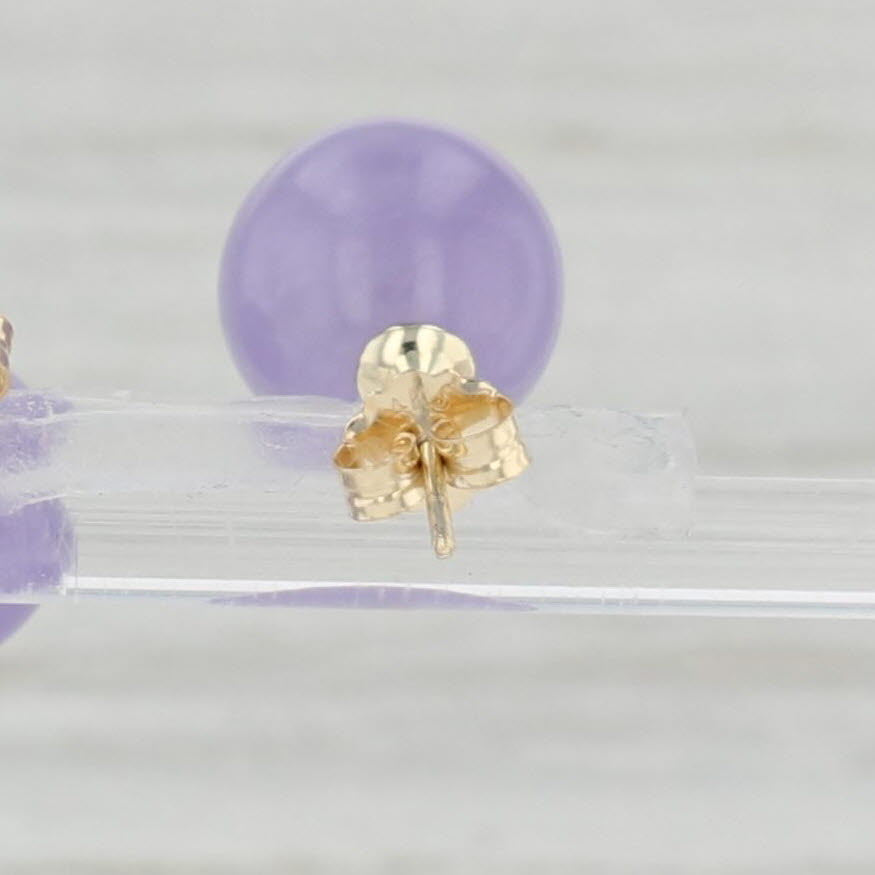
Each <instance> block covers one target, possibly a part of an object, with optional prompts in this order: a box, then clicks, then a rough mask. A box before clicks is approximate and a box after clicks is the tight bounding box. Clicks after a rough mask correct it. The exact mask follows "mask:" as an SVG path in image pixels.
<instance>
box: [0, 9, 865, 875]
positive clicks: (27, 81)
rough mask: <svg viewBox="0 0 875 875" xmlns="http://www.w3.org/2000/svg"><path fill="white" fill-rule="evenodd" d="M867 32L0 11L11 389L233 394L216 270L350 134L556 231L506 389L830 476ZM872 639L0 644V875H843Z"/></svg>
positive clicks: (755, 465) (85, 628)
mask: <svg viewBox="0 0 875 875" xmlns="http://www.w3.org/2000/svg"><path fill="white" fill-rule="evenodd" d="M873 26H875V8H873V6H872V5H871V4H866V3H856V2H834V0H829V2H827V0H823V2H811V0H801V2H790V0H786V2H769V3H745V2H734V0H726V2H719V3H709V2H705V3H698V2H694V0H677V2H670V3H663V4H658V5H657V4H651V3H645V2H619V3H607V2H603V3H596V2H572V0H563V2H552V3H550V2H548V3H530V2H525V3H524V2H516V0H513V2H508V0H505V2H502V3H498V2H494V0H491V2H483V0H481V2H473V3H472V2H460V0H453V2H438V3H433V4H427V5H426V4H422V3H417V2H409V0H408V2H403V3H402V2H399V0H374V2H369V3H367V4H364V3H361V4H359V3H351V2H346V0H343V2H342V0H334V2H309V3H280V2H276V3H242V2H239V3H231V2H212V3H194V2H192V3H184V2H183V3H180V2H178V0H177V2H150V3H148V4H140V3H136V4H135V3H128V2H111V0H84V2H80V3H62V2H59V3H45V2H39V0H37V2H29V3H21V2H11V0H0V277H2V281H3V288H4V300H3V302H2V309H3V310H4V311H5V312H6V313H7V314H8V315H9V316H11V317H12V318H13V319H14V322H15V324H16V327H17V329H18V344H17V348H16V352H15V361H16V363H17V366H18V368H19V369H20V371H21V374H22V376H24V377H25V378H26V379H28V380H29V381H31V382H32V383H35V384H37V385H53V386H60V387H63V388H71V389H75V390H77V391H84V390H87V389H92V388H98V389H118V388H130V389H134V390H136V391H140V392H147V393H151V394H155V395H159V396H163V397H172V396H173V395H188V396H203V395H210V396H213V397H230V396H233V395H236V394H239V393H241V392H242V386H241V384H240V382H239V380H238V378H237V377H236V375H235V373H234V372H233V369H232V367H231V364H230V361H229V360H228V358H227V357H226V355H225V352H224V349H223V344H222V340H221V337H220V334H219V330H218V323H217V319H216V312H215V304H214V294H215V293H214V284H215V273H216V263H217V256H218V252H219V248H220V246H221V242H222V238H223V235H224V232H225V229H226V227H227V225H228V223H229V221H230V218H231V214H232V211H233V209H234V208H235V206H236V204H237V202H238V201H239V199H240V198H241V197H242V195H243V194H244V193H245V191H246V190H247V189H248V187H249V186H250V185H251V184H252V182H253V181H254V179H255V178H256V177H258V176H259V175H260V174H261V173H262V172H263V170H264V169H265V168H266V166H268V165H269V164H270V163H271V162H272V161H273V160H275V159H276V158H277V157H278V156H279V155H280V154H281V153H282V152H283V151H284V150H285V149H287V148H289V147H290V146H293V145H295V144H296V143H298V142H300V141H301V140H303V139H305V138H307V137H310V136H313V135H314V134H317V133H318V132H320V131H321V130H322V129H323V128H325V127H327V126H331V125H334V124H337V123H341V122H345V121H348V120H349V119H351V118H356V117H362V116H368V115H373V114H387V115H395V114H402V115H414V116H421V117H425V118H431V119H435V120H438V121H442V122H444V123H447V124H450V125H453V126H456V127H458V128H461V129H463V130H467V131H470V132H471V133H473V134H475V135H477V136H479V137H480V138H481V139H483V140H484V141H486V142H489V143H492V144H494V145H495V146H497V147H498V148H499V149H500V150H501V151H502V152H504V154H505V155H507V157H508V158H510V159H511V160H512V161H513V162H514V163H515V164H516V165H517V166H518V167H519V168H520V169H521V170H522V171H523V173H524V174H525V175H526V176H527V177H528V178H529V179H530V180H531V181H532V183H533V184H534V186H535V187H536V188H537V189H538V191H539V192H540V193H541V194H542V196H543V198H544V201H545V203H546V205H547V207H548V208H549V210H550V212H551V214H552V215H553V217H554V219H555V222H556V225H557V229H558V231H559V234H560V237H561V239H562V243H563V247H564V251H565V257H566V267H567V279H568V304H567V314H566V320H565V325H564V328H563V335H562V338H561V343H560V347H559V349H558V350H557V354H556V357H555V359H554V362H553V364H552V366H551V368H550V371H549V372H548V374H547V376H546V377H545V379H544V381H543V383H542V386H541V387H540V388H539V390H538V393H539V398H540V399H541V400H542V401H550V400H563V401H564V400H570V401H575V402H579V403H585V404H595V405H607V406H620V407H629V408H651V407H668V408H675V407H682V408H686V409H688V411H689V413H690V416H691V419H692V422H693V425H694V428H695V430H696V434H697V438H698V441H699V445H700V449H701V457H702V460H703V465H704V467H705V468H706V470H708V471H709V472H760V473H768V472H772V473H791V472H792V473H800V474H801V473H806V474H840V473H849V474H855V475H861V474H868V473H870V472H871V470H872V462H873V459H875V450H873V445H875V444H873V438H875V416H873V414H872V404H871V401H872V397H873V391H872V390H873V379H875V377H873V374H875V368H873V364H875V362H873V358H875V352H873V346H872V343H871V325H872V315H873V306H875V305H873V295H872V277H873V267H875V247H873V245H872V234H873V219H875V190H873V189H875V170H873V167H875V162H873V157H875V156H873V152H875V148H873V143H875V112H873V104H872V83H873V72H875V56H873V53H872V51H871V46H872V37H873ZM872 641H873V635H872V630H871V626H869V625H868V624H836V625H832V624H818V625H808V624H802V623H796V624H792V623H791V624H785V623H766V622H762V623H744V622H734V623H722V622H721V623H716V622H706V621H692V620H688V621H683V622H681V621H637V620H636V621H633V620H625V621H617V620H605V619H596V620H577V619H575V620H566V619H558V618H535V619H531V618H516V617H514V618H507V617H502V618H496V617H471V616H464V615H446V616H434V615H413V614H410V615H403V616H402V615H396V616H391V615H382V614H377V615H373V614H368V615H364V614H363V615H345V614H344V615H331V614H320V613H289V614H285V613H280V614H278V613H275V612H270V611H262V612H257V611H256V612H243V611H230V610H228V611H218V610H217V611H196V612H195V611H191V610H188V609H186V610H185V611H183V610H181V609H178V608H176V607H175V606H173V607H169V608H164V607H157V606H152V605H140V606H137V607H136V609H133V608H121V607H102V608H100V609H95V608H89V607H86V606H80V607H78V608H77V607H64V608H61V607H58V608H53V609H51V610H43V611H42V613H41V615H40V616H39V618H38V619H37V620H36V621H35V622H33V623H32V624H31V625H30V626H28V627H27V628H26V630H25V631H24V632H22V633H21V634H20V635H19V636H18V637H17V638H16V639H14V641H13V642H12V643H11V644H9V645H8V646H5V647H4V648H3V650H2V651H0V697H2V698H0V779H2V788H3V801H2V802H0V871H3V872H4V873H5V872H7V871H8V872H12V873H19V872H23V873H26V875H30V873H40V875H43V873H54V872H59V873H65V875H66V873H73V875H79V873H89V875H90V873H100V875H102V873H109V872H113V873H114V872H119V871H124V872H137V873H139V872H144V873H145V872H161V873H164V872H168V873H169V872H173V873H180V872H182V873H198V872H208V873H222V875H224V873H226V872H238V871H247V872H251V871H258V872H261V871H265V872H267V871H296V872H305V873H306V872H316V873H323V872H329V873H330V872H341V871H350V870H357V871H363V872H375V873H377V872H379V873H396V872H405V873H406V872H424V873H431V872H441V873H443V872H493V871H494V872H502V873H505V872H511V873H513V872H527V873H528V872H536V871H537V872H565V871H567V872H579V871H592V872H599V873H602V872H604V873H608V875H614V873H638V872H642V873H643V872H647V873H653V872H670V873H682V875H683V873H687V872H689V873H696V875H710V873H721V875H723V873H744V875H753V873H756V875H759V873H777V872H790V871H792V872H798V873H809V872H811V873H814V872H816V873H841V875H847V873H857V872H868V871H871V870H872V867H873V865H875V837H873V835H872V832H871V827H870V822H871V810H872V803H873V801H875V800H873V798H872V797H873V790H872V787H873V772H872V769H873V761H875V760H873V747H872V742H871V734H872V733H871V728H872V720H873V716H875V715H873V704H872V702H873V699H872V691H873V678H872V672H871V665H872V664H875V663H873V657H875V645H873V643H872Z"/></svg>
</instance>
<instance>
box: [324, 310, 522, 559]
mask: <svg viewBox="0 0 875 875" xmlns="http://www.w3.org/2000/svg"><path fill="white" fill-rule="evenodd" d="M474 373H475V372H474V358H473V356H472V355H471V351H470V350H469V349H468V347H467V345H466V344H465V343H464V341H462V340H461V339H460V338H458V337H456V336H455V335H454V334H450V333H449V332H448V331H444V330H443V329H442V328H438V327H436V326H434V325H394V326H392V327H391V328H387V329H386V330H385V331H384V332H383V333H382V334H379V335H377V337H375V338H374V339H373V340H371V341H370V343H368V345H367V346H366V347H365V350H364V352H363V353H362V357H361V361H360V363H359V369H358V377H357V385H358V390H359V394H360V395H361V397H362V401H363V402H364V407H363V409H362V411H361V412H360V413H358V414H357V415H356V416H354V417H353V418H352V419H351V420H350V421H349V423H348V424H347V426H346V430H345V432H344V435H343V442H342V443H341V445H340V447H339V448H338V450H337V452H336V453H335V454H334V464H335V466H336V467H337V469H338V470H339V471H340V476H341V479H342V481H343V485H344V488H345V489H346V494H347V501H348V503H349V508H350V511H351V513H352V516H353V519H356V520H362V521H370V520H380V519H386V518H387V517H391V516H395V515H396V514H399V513H401V512H402V511H407V510H416V509H418V508H419V507H420V506H421V505H423V504H424V505H425V508H426V512H427V514H428V522H429V527H430V529H431V541H432V546H433V547H434V552H435V555H436V556H438V558H441V559H443V558H445V557H447V556H449V555H451V554H452V552H453V549H454V547H455V539H454V536H453V518H452V510H454V509H457V508H458V507H460V506H461V505H462V504H464V503H465V502H466V501H467V498H468V495H469V494H470V491H471V490H473V489H485V488H486V487H489V486H495V485H496V484H498V483H503V482H504V481H506V480H510V479H511V478H512V477H516V476H517V475H518V474H521V473H522V472H523V471H524V470H525V469H526V468H527V467H528V465H529V457H528V455H527V453H526V449H525V447H524V446H523V444H522V441H521V440H520V437H519V432H518V430H517V425H516V421H515V420H514V417H513V404H512V403H511V402H510V401H509V400H508V399H507V398H505V396H504V395H501V394H499V392H498V391H497V390H496V389H495V387H493V386H491V385H490V384H489V383H485V382H483V381H479V380H476V379H475V378H474Z"/></svg>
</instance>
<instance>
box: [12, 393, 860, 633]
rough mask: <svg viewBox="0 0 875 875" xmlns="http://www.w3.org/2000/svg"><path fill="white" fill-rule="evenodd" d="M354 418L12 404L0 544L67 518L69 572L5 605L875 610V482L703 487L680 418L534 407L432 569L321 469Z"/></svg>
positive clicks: (423, 550)
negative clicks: (514, 465)
mask: <svg viewBox="0 0 875 875" xmlns="http://www.w3.org/2000/svg"><path fill="white" fill-rule="evenodd" d="M351 412H352V408H351V407H349V406H348V405H345V404H342V403H340V402H333V401H328V400H326V399H316V398H283V399H259V400H254V401H246V402H242V403H238V404H203V405H168V404H158V403H144V402H135V401H131V400H129V399H125V398H121V397H120V398H114V399H87V398H68V399H64V400H56V401H52V400H51V399H47V398H46V397H45V396H43V395H39V394H36V393H28V392H24V391H18V392H14V393H12V395H11V396H10V398H9V399H8V400H7V401H5V402H4V403H3V410H2V411H0V446H2V447H3V453H2V456H0V514H2V515H0V522H4V521H5V523H4V526H5V528H4V529H3V531H4V532H5V534H4V539H5V540H4V544H5V547H4V549H6V550H9V551H10V552H11V554H12V555H19V554H21V555H24V554H26V553H27V551H28V550H29V549H31V547H32V544H33V537H34V536H33V533H32V532H30V531H28V529H27V527H26V526H20V527H16V525H14V524H13V522H14V521H15V520H17V519H18V518H19V516H20V515H21V514H24V513H26V512H27V511H28V509H33V508H39V507H52V508H53V509H57V508H60V509H61V510H62V512H63V517H64V520H65V523H66V524H65V525H56V524H55V523H52V524H51V525H49V526H48V527H46V526H43V528H42V529H41V536H40V537H41V539H42V540H40V541H39V549H40V550H45V551H46V552H47V553H50V552H52V549H53V545H52V544H51V543H48V544H47V543H46V540H45V539H46V537H48V538H49V539H50V540H51V538H55V537H56V538H57V539H58V541H59V544H58V547H59V549H58V553H59V554H64V555H66V554H67V553H68V554H69V557H70V561H69V562H68V563H66V564H65V565H64V567H63V568H60V569H59V570H58V573H56V574H55V573H49V572H47V571H46V569H45V568H42V569H41V571H40V573H39V574H32V575H31V577H30V578H25V579H14V578H9V577H8V575H7V578H6V579H5V583H4V584H2V588H0V600H2V601H4V602H24V603H32V602H39V601H43V600H46V599H52V598H62V597H66V598H70V597H75V598H84V597H97V596H102V597H110V596H111V597H133V596H152V597H159V596H160V597H166V598H170V597H175V598H188V599H201V600H204V601H207V602H212V603H221V604H237V605H274V606H278V605H290V606H306V607H319V606H332V607H344V608H446V609H467V608H470V609H492V610H517V611H564V612H612V613H630V614H631V613H639V614H640V613H663V614H681V613H686V614H690V613H695V614H723V615H733V614H734V615H787V616H790V615H799V616H809V615H813V616H818V615H819V616H875V537H873V532H875V482H872V481H860V480H793V479H769V478H715V477H697V476H696V465H695V452H694V446H693V442H692V439H691V436H690V433H689V430H688V428H687V425H686V422H685V420H684V419H683V417H682V416H680V415H677V414H665V415H640V414H633V413H626V412H617V411H609V410H585V409H575V408H568V407H553V408H542V409H525V408H524V409H522V410H521V411H520V412H519V421H520V427H521V430H522V434H523V436H524V438H525V440H526V443H527V445H528V447H529V449H530V451H531V455H532V457H533V460H534V461H533V464H532V466H531V468H530V469H529V470H528V471H527V472H526V473H525V474H523V475H522V476H521V477H520V478H518V479H517V480H515V481H513V482H511V483H508V484H504V485H502V486H500V487H496V488H494V489H490V490H486V491H484V492H482V493H478V494H477V495H476V496H475V498H474V500H473V501H471V503H470V504H469V505H468V506H466V507H465V508H463V509H462V510H461V511H459V513H458V514H457V517H456V530H457V541H458V549H457V553H456V555H455V556H454V557H453V558H451V559H449V560H445V561H439V560H436V559H435V558H434V557H433V555H432V553H431V550H430V547H429V540H428V532H427V529H426V522H425V516H424V513H412V514H407V515H405V516H403V517H397V518H395V519H392V520H388V521H384V522H379V523H356V522H353V521H352V520H351V519H350V518H349V516H348V514H347V510H346V507H345V503H344V496H343V493H342V490H341V487H340V484H339V481H338V478H337V475H336V473H335V472H334V470H333V469H332V467H331V461H330V460H331V453H332V451H333V449H334V447H335V446H336V444H337V442H338V439H339V436H340V433H341V430H342V427H343V425H344V423H345V421H346V419H347V418H348V417H349V415H350V414H351ZM19 529H20V531H19ZM55 529H57V531H55ZM47 533H48V534H47ZM16 539H17V540H16ZM61 539H64V544H60V541H61ZM62 547H63V548H65V549H61V548H62ZM65 550H66V553H65Z"/></svg>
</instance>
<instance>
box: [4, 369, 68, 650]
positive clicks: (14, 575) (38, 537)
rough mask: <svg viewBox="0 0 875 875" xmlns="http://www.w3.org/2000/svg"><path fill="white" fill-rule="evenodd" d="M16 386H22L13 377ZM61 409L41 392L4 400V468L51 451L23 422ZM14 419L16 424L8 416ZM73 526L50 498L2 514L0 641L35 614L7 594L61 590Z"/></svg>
mask: <svg viewBox="0 0 875 875" xmlns="http://www.w3.org/2000/svg"><path fill="white" fill-rule="evenodd" d="M13 387H14V388H16V389H21V388H23V386H22V384H21V382H20V381H19V380H17V379H13ZM61 409H63V403H60V402H58V401H57V400H51V399H48V398H46V397H45V396H43V395H40V394H39V393H34V392H27V393H16V394H15V395H12V396H10V397H8V398H5V399H4V400H2V401H0V468H3V467H6V466H9V467H11V468H13V469H18V468H20V467H21V466H29V465H39V464H40V463H41V461H42V460H43V459H44V457H45V455H46V453H47V452H48V451H49V449H50V447H49V446H47V444H46V441H45V439H44V438H45V435H44V434H40V432H39V431H34V432H31V431H28V430H27V429H25V428H23V427H22V425H21V418H22V417H24V418H28V419H40V418H43V417H47V416H49V415H51V414H52V413H53V412H57V411H58V410H61ZM10 415H13V416H15V417H16V419H14V420H8V419H6V418H5V417H7V416H10ZM75 553H76V542H75V534H74V531H73V525H72V523H71V521H70V519H69V517H68V515H67V512H66V510H65V509H64V506H63V505H62V504H61V502H60V501H57V500H47V501H40V502H36V503H34V504H30V505H27V506H25V507H23V508H21V509H20V510H17V511H15V512H13V513H9V514H0V556H2V557H3V561H2V563H0V642H2V641H3V640H4V639H6V638H8V637H9V636H10V635H12V634H13V633H14V632H15V631H16V630H17V629H18V628H19V626H21V625H22V623H24V622H25V620H27V619H28V617H30V616H31V614H32V613H33V612H34V611H35V610H36V608H35V607H33V606H31V605H23V604H4V603H3V595H4V594H6V595H11V594H15V593H18V592H21V591H22V590H26V589H47V588H50V587H53V586H57V585H58V584H59V583H60V581H61V578H62V576H63V574H64V572H65V571H67V570H69V569H70V568H71V567H72V566H73V563H74V561H75Z"/></svg>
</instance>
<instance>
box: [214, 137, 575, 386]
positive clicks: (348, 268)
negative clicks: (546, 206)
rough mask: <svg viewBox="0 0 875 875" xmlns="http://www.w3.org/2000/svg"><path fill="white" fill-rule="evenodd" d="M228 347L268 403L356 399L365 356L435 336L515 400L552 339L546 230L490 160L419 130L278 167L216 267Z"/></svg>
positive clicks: (319, 147)
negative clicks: (404, 336)
mask: <svg viewBox="0 0 875 875" xmlns="http://www.w3.org/2000/svg"><path fill="white" fill-rule="evenodd" d="M219 297H220V304H221V310H222V318H223V323H224V327H225V334H226V337H227V340H228V343H229V345H230V347H231V351H232V353H233V355H234V358H235V360H236V362H237V366H238V367H239V369H240V371H241V373H242V375H243V377H244V379H245V380H246V381H247V383H248V384H249V385H250V387H251V388H252V389H253V391H255V392H256V393H257V394H262V395H284V394H294V395H325V396H331V397H336V398H343V399H349V400H353V399H355V397H356V391H355V372H356V367H357V365H358V359H359V356H360V354H361V351H362V349H363V347H364V345H365V343H366V342H367V341H368V340H369V339H370V338H371V337H373V336H374V335H376V334H378V333H379V332H380V331H382V330H383V329H384V328H386V327H387V326H389V325H392V324H397V323H403V322H431V323H434V324H437V325H440V326H442V327H443V328H446V329H448V330H449V331H452V332H454V333H456V334H458V335H460V336H461V337H462V338H464V339H465V340H466V341H467V343H468V345H469V346H470V347H471V349H472V351H473V353H474V355H475V358H476V359H477V365H478V376H480V377H481V378H482V379H485V380H488V381H490V382H492V383H494V384H495V385H496V386H498V387H499V388H500V389H501V390H502V391H503V392H504V393H506V394H507V395H509V396H510V397H511V398H512V399H513V400H515V401H519V400H521V399H522V398H523V397H524V396H525V395H526V393H527V392H528V391H529V390H530V389H531V388H532V386H533V385H534V383H535V381H536V380H537V378H538V376H539V375H540V373H541V371H542V370H543V369H544V367H545V366H546V364H547V360H548V358H549V356H550V352H551V350H552V347H553V344H554V341H555V337H556V332H557V329H558V325H559V316H560V306H561V270H560V262H559V249H558V246H557V243H556V239H555V236H554V234H553V231H552V229H551V227H550V223H549V221H548V220H547V217H546V215H545V213H544V211H543V209H542V208H541V206H540V204H539V203H538V201H537V200H536V199H535V196H534V195H533V194H532V192H531V191H530V190H529V188H528V187H527V185H526V184H525V183H524V182H523V180H522V179H520V177H519V176H517V175H516V173H514V172H513V171H512V170H511V169H510V168H509V167H507V166H506V165H505V164H504V163H503V162H502V161H501V160H500V159H498V158H497V157H496V156H495V155H492V154H491V153H489V152H488V151H486V150H485V149H483V148H482V147H481V146H478V145H475V144H474V143H472V142H470V141H468V140H467V139H465V138H463V137H460V136H458V135H457V134H453V133H449V132H447V131H444V130H440V129H438V128H434V127H431V126H428V125H423V124H414V123H410V122H401V121H377V122H369V123H365V124H359V125H354V126H352V127H349V128H345V129H343V130H340V131H337V132H335V133H332V134H329V135H328V136H326V137H324V138H322V139H320V140H317V141H316V142H314V143H311V144H310V145H309V146H307V147H305V148H304V149H302V150H301V151H299V152H296V153H294V154H292V155H289V156H288V157H286V158H284V159H283V160H282V161H281V162H280V163H279V164H278V165H277V166H276V167H275V168H274V169H273V170H271V171H270V173H268V175H267V176H266V177H265V178H264V179H263V180H262V181H261V182H260V183H259V184H258V185H257V186H256V187H255V189H254V190H253V191H252V192H251V194H250V195H249V196H248V198H247V199H246V200H245V202H244V203H243V205H242V207H241V209H240V211H239V213H238V214H237V217H236V220H235V222H234V224H233V227H232V228H231V232H230V234H229V237H228V241H227V244H226V247H225V253H224V258H223V263H222V271H221V280H220V291H219Z"/></svg>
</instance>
